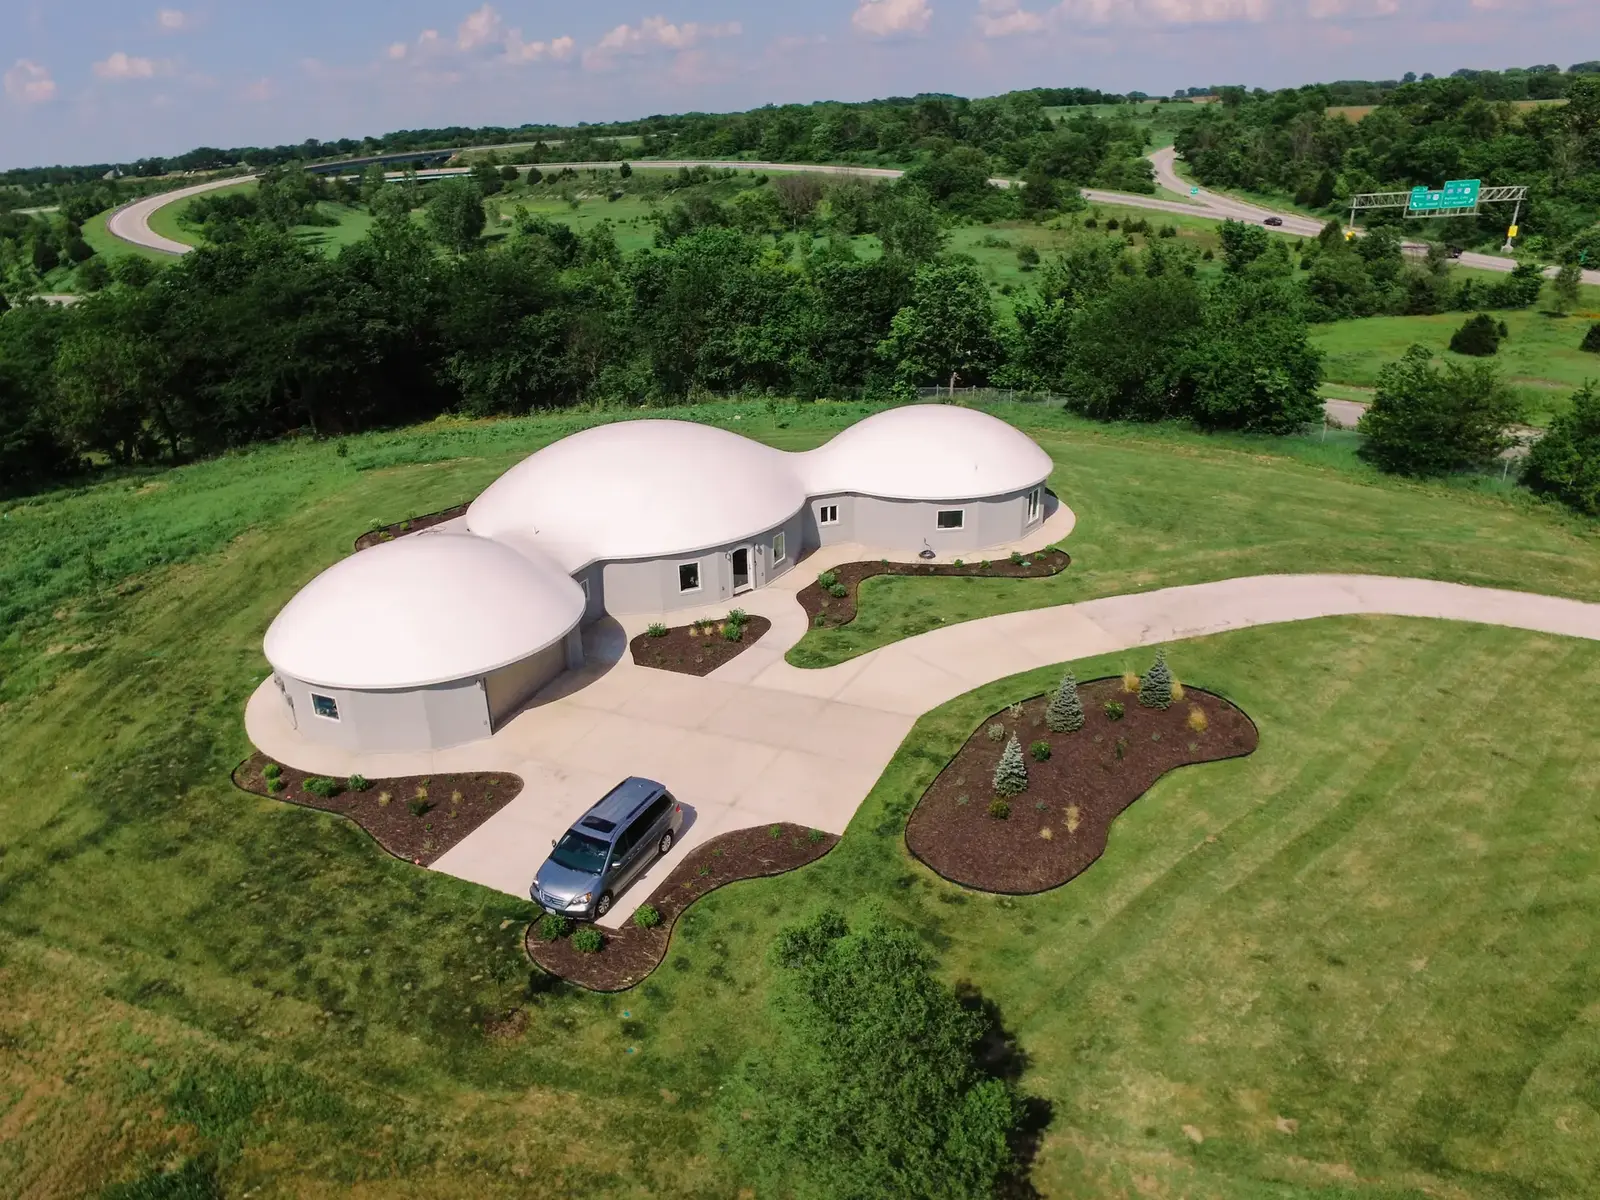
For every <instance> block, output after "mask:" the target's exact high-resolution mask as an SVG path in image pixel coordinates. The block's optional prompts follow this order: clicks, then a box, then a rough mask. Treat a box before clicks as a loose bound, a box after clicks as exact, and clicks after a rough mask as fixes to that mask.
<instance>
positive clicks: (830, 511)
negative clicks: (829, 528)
mask: <svg viewBox="0 0 1600 1200" xmlns="http://www.w3.org/2000/svg"><path fill="white" fill-rule="evenodd" d="M838 523H839V506H838V505H837V504H824V505H823V506H822V507H821V508H819V509H817V524H818V525H837V524H838Z"/></svg>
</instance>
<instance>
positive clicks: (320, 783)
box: [301, 775, 344, 800]
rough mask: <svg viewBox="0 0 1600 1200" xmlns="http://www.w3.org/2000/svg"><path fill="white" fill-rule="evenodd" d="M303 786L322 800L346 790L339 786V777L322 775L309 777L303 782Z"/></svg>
mask: <svg viewBox="0 0 1600 1200" xmlns="http://www.w3.org/2000/svg"><path fill="white" fill-rule="evenodd" d="M301 786H302V787H303V788H305V789H306V791H308V792H310V793H311V794H312V795H313V796H316V797H318V798H319V799H322V800H329V799H332V798H333V797H334V796H337V795H338V794H339V793H340V792H342V791H344V789H343V788H342V787H340V786H339V781H338V780H337V779H327V778H325V777H323V776H321V775H313V776H312V777H311V778H310V779H307V780H306V781H305V783H303V784H301Z"/></svg>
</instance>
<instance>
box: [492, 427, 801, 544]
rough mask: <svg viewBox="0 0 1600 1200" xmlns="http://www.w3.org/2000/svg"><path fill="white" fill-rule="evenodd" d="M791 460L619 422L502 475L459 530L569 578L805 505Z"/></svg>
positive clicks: (708, 433)
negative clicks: (496, 541) (528, 555)
mask: <svg viewBox="0 0 1600 1200" xmlns="http://www.w3.org/2000/svg"><path fill="white" fill-rule="evenodd" d="M794 459H795V456H794V455H789V454H785V453H783V452H782V451H780V450H773V449H771V448H770V447H768V446H763V445H762V444H761V443H759V442H753V441H751V440H750V439H749V438H743V437H740V436H739V435H738V434H736V433H729V432H728V431H727V430H725V429H717V428H715V427H713V426H710V425H699V424H695V423H694V422H691V421H619V422H616V423H614V424H610V425H599V426H596V427H595V428H593V429H586V430H584V431H583V432H581V433H575V434H573V435H572V436H570V437H566V438H563V439H561V441H559V442H555V443H552V444H551V445H549V446H546V447H545V448H544V449H543V450H540V451H539V452H538V453H536V454H533V455H531V456H530V457H528V458H527V459H524V460H523V461H522V462H521V463H519V464H517V465H516V466H515V467H512V468H511V470H509V471H507V472H506V473H505V474H504V475H502V476H501V477H500V478H499V479H497V480H496V481H495V482H494V483H492V484H490V485H489V487H488V489H487V490H486V491H485V492H484V493H483V494H482V495H481V496H479V497H478V498H477V499H476V500H474V501H473V502H472V506H471V507H470V508H468V509H467V528H469V529H470V530H472V532H473V533H475V534H479V535H481V536H483V537H489V538H500V539H504V540H507V541H510V542H512V543H513V544H515V545H516V546H517V547H518V548H519V549H520V548H522V547H525V546H536V547H538V548H539V549H541V550H543V551H545V552H546V553H548V554H549V555H550V556H551V557H553V558H555V559H556V560H557V561H558V562H560V563H561V565H562V566H564V567H566V568H567V569H568V570H577V569H578V568H579V567H582V566H584V565H586V564H588V563H591V562H594V561H595V560H597V559H603V560H606V561H613V560H616V559H628V558H660V557H665V556H668V555H674V554H687V553H689V552H691V551H696V550H704V549H707V548H709V547H712V546H720V545H725V544H726V543H729V542H736V541H739V540H740V539H742V538H747V537H750V536H751V535H753V534H757V533H761V532H763V531H764V530H767V529H771V528H772V527H773V526H774V525H780V524H782V523H783V522H784V521H786V520H788V519H789V518H790V517H792V516H793V515H794V514H795V513H796V512H798V511H799V510H800V508H801V506H802V505H803V504H805V502H806V492H805V488H804V487H803V486H802V485H801V483H800V480H799V479H798V478H797V477H796V475H795V471H794Z"/></svg>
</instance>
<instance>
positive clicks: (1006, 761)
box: [994, 734, 1028, 797]
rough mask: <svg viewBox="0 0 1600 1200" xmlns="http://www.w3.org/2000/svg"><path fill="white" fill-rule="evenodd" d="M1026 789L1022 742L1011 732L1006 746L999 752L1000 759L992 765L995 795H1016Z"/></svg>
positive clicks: (1026, 771) (1026, 767)
mask: <svg viewBox="0 0 1600 1200" xmlns="http://www.w3.org/2000/svg"><path fill="white" fill-rule="evenodd" d="M1027 790H1028V764H1027V763H1026V762H1025V761H1024V760H1023V757H1022V743H1021V742H1019V741H1017V735H1016V734H1012V735H1011V740H1010V741H1008V742H1006V748H1005V749H1004V750H1002V751H1001V752H1000V761H999V762H997V763H995V765H994V793H995V795H997V796H1007V797H1009V796H1018V795H1021V794H1022V793H1023V792H1025V791H1027Z"/></svg>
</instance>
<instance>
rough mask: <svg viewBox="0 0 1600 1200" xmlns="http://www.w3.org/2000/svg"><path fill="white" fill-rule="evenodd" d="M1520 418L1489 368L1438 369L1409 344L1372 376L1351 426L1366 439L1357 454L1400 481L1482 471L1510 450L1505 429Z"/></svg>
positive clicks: (1515, 403) (1517, 407)
mask: <svg viewBox="0 0 1600 1200" xmlns="http://www.w3.org/2000/svg"><path fill="white" fill-rule="evenodd" d="M1520 416H1521V405H1520V404H1519V403H1518V400H1517V397H1516V395H1515V393H1513V392H1512V391H1511V389H1510V388H1508V387H1507V386H1506V385H1505V383H1504V381H1503V380H1502V379H1501V378H1500V376H1499V374H1498V373H1497V372H1496V371H1495V368H1494V366H1493V364H1491V363H1459V362H1447V363H1445V365H1444V369H1443V370H1439V369H1437V368H1435V367H1434V365H1433V356H1432V355H1431V353H1430V352H1429V351H1428V349H1427V348H1426V347H1423V346H1413V347H1411V349H1409V350H1407V351H1406V353H1405V355H1404V356H1403V357H1402V358H1401V359H1400V361H1399V362H1397V363H1390V364H1389V365H1388V366H1386V367H1384V368H1383V369H1382V370H1380V371H1379V372H1378V389H1377V393H1376V395H1375V396H1374V397H1373V400H1372V404H1371V405H1370V406H1369V407H1368V408H1367V411H1366V413H1365V414H1364V415H1363V416H1362V418H1361V423H1360V425H1359V426H1358V427H1357V428H1358V429H1359V430H1360V432H1361V434H1362V436H1363V437H1364V438H1365V439H1366V440H1365V441H1363V442H1362V444H1361V448H1360V450H1359V451H1357V453H1359V454H1360V455H1361V457H1362V458H1364V459H1367V460H1368V461H1369V462H1371V463H1373V464H1374V465H1376V466H1377V467H1378V468H1379V470H1383V471H1389V472H1392V473H1395V474H1400V475H1447V474H1449V473H1450V472H1451V471H1458V470H1461V469H1463V468H1467V467H1488V466H1490V465H1492V464H1493V463H1494V462H1495V460H1496V458H1497V457H1498V456H1499V455H1500V453H1501V451H1503V450H1505V449H1506V448H1507V447H1509V446H1510V445H1511V444H1512V439H1511V438H1510V437H1508V436H1507V434H1506V427H1507V426H1508V425H1511V424H1512V423H1513V422H1515V421H1516V420H1517V419H1518V418H1519V417H1520Z"/></svg>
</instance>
